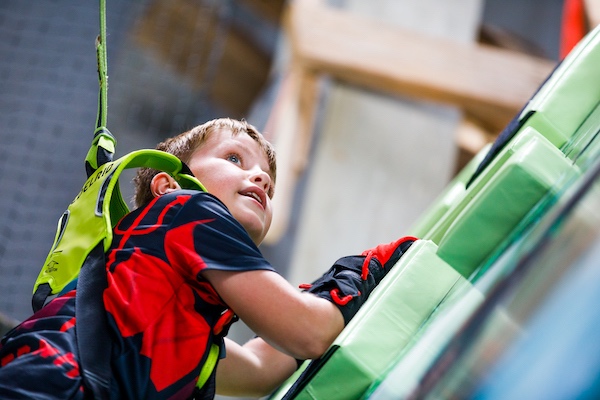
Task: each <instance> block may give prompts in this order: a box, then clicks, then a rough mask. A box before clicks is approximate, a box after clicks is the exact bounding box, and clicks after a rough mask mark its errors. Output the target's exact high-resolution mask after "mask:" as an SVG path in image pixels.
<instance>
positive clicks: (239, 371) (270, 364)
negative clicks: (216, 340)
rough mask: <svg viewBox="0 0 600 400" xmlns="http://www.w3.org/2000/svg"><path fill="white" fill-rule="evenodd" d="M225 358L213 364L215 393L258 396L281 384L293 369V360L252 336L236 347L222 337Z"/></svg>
mask: <svg viewBox="0 0 600 400" xmlns="http://www.w3.org/2000/svg"><path fill="white" fill-rule="evenodd" d="M225 346H226V354H227V355H226V357H225V358H224V359H222V360H220V361H219V364H218V366H217V393H218V394H220V395H224V396H238V397H241V396H250V397H262V396H265V395H267V394H269V393H271V392H272V391H273V390H275V389H276V388H277V387H279V385H281V384H282V383H283V381H285V380H286V379H287V378H288V377H289V376H290V375H292V374H293V373H294V371H295V370H296V368H297V363H296V360H295V359H294V358H293V357H291V356H288V355H287V354H284V353H281V352H280V351H277V350H275V349H274V348H273V347H271V346H269V345H268V344H267V343H266V342H265V341H264V340H262V339H261V338H254V339H252V340H250V341H249V342H247V343H246V344H244V346H240V345H239V344H237V343H235V342H233V341H231V340H229V339H225Z"/></svg>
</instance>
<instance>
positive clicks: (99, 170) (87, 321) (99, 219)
mask: <svg viewBox="0 0 600 400" xmlns="http://www.w3.org/2000/svg"><path fill="white" fill-rule="evenodd" d="M105 9H106V4H105V0H100V35H99V36H98V40H97V42H96V52H97V58H98V79H99V86H100V91H99V96H98V117H97V121H96V130H95V132H94V137H93V141H92V145H91V147H90V150H89V151H88V154H87V156H86V159H85V167H86V172H87V175H88V179H87V181H86V182H85V183H84V185H83V187H82V189H81V191H80V192H79V194H78V195H77V196H76V197H75V199H74V200H73V202H71V204H70V205H69V206H68V208H67V210H66V211H65V212H64V213H63V215H62V217H61V218H60V219H59V221H58V228H57V231H56V235H55V238H54V243H53V245H52V248H51V250H50V252H49V254H48V256H47V258H46V261H45V262H44V265H43V267H42V270H41V271H40V274H39V276H38V278H37V280H36V282H35V284H34V288H33V298H32V305H33V309H34V310H35V311H37V310H39V309H41V308H42V307H43V306H44V304H45V303H46V302H47V301H48V300H49V299H50V298H52V297H53V296H55V295H57V294H59V293H60V292H61V291H63V289H65V287H67V285H69V284H70V283H72V282H74V281H75V280H77V301H76V316H77V342H78V347H79V352H80V363H81V372H82V377H83V379H84V383H85V386H86V389H87V390H89V391H90V392H91V393H92V394H93V397H94V398H96V399H103V398H108V397H109V385H110V379H111V377H110V340H109V335H108V332H107V325H106V315H105V311H104V306H103V302H102V292H103V290H104V289H105V288H106V271H105V262H104V256H105V253H106V251H108V249H109V247H110V245H111V242H112V238H113V231H112V230H113V228H114V226H115V225H116V223H117V222H118V221H119V220H120V219H121V218H122V217H123V216H125V215H126V214H127V213H128V212H129V207H128V206H127V204H126V203H125V201H124V200H123V197H122V195H121V191H120V188H119V177H120V175H121V173H122V172H123V171H124V170H125V169H130V168H140V167H148V168H153V169H156V170H159V171H164V172H167V173H169V174H170V175H171V176H172V177H173V178H174V179H175V180H176V181H177V182H178V183H179V185H180V186H181V187H182V188H183V189H195V190H201V191H206V189H205V188H204V186H203V185H202V184H201V183H200V182H199V181H198V180H197V179H196V178H195V177H194V176H193V174H192V173H191V171H190V170H189V168H188V167H187V166H186V165H185V164H184V163H182V162H181V160H179V159H178V158H177V157H175V156H173V155H171V154H168V153H166V152H162V151H158V150H138V151H134V152H131V153H129V154H127V155H125V156H123V157H121V158H119V159H117V160H116V161H113V155H114V153H115V147H116V140H115V138H114V137H113V135H112V134H111V133H110V131H109V130H108V129H107V128H106V120H107V90H108V75H107V73H106V72H107V58H106V16H105ZM219 350H220V347H219V345H217V344H212V345H211V347H210V350H209V352H208V356H207V359H206V360H205V363H204V365H203V367H202V370H201V373H200V376H199V378H198V381H197V387H198V388H202V387H203V386H204V384H205V383H206V381H207V380H208V378H209V377H210V375H211V374H212V372H213V370H214V368H215V366H216V363H217V360H218V358H219V353H220V351H219ZM192 351H193V349H192Z"/></svg>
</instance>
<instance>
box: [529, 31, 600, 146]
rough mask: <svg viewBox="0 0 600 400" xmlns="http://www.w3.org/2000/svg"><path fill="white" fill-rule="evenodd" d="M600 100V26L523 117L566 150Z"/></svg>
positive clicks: (566, 59) (555, 75)
mask: <svg viewBox="0 0 600 400" xmlns="http://www.w3.org/2000/svg"><path fill="white" fill-rule="evenodd" d="M599 97H600V26H598V27H596V29H594V30H593V31H592V32H590V33H589V34H588V35H586V37H585V38H584V39H583V40H582V41H581V42H580V43H579V44H578V45H577V46H576V47H575V48H574V49H573V50H572V51H571V52H570V53H569V55H568V56H567V57H566V58H565V59H564V60H563V62H562V63H561V64H560V65H559V66H558V68H557V69H556V71H554V73H553V74H552V76H551V77H550V79H548V81H547V82H546V83H545V84H544V85H543V86H542V87H541V88H540V90H539V91H538V93H536V95H535V96H534V97H533V98H532V99H531V100H530V101H529V104H527V106H526V107H525V109H524V110H523V112H522V113H521V116H524V115H525V114H527V113H528V112H531V111H535V114H534V115H533V116H531V118H530V119H529V120H528V121H527V122H526V126H531V127H533V128H535V129H536V130H537V131H539V132H541V133H542V134H543V135H544V136H545V137H546V138H548V140H550V142H552V143H553V144H554V145H555V146H556V147H561V146H563V145H564V144H565V143H566V142H567V141H568V140H569V138H570V137H571V136H572V135H573V133H574V132H575V131H576V130H577V129H578V128H579V126H580V124H581V122H582V121H584V120H585V119H586V117H587V116H588V115H589V114H590V112H591V111H592V110H593V109H594V108H595V107H596V106H597V104H598V100H599Z"/></svg>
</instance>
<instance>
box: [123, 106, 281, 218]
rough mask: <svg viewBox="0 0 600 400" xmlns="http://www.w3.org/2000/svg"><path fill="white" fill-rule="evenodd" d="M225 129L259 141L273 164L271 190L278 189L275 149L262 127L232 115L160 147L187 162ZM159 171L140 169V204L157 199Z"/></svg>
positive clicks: (136, 198) (137, 201)
mask: <svg viewBox="0 0 600 400" xmlns="http://www.w3.org/2000/svg"><path fill="white" fill-rule="evenodd" d="M221 129H226V130H229V131H231V133H232V135H233V136H235V135H238V134H240V133H246V134H247V135H248V136H250V137H251V138H252V139H254V140H255V141H256V142H257V143H258V144H259V146H260V147H261V149H262V150H263V151H264V153H265V156H266V157H267V160H268V163H269V169H270V175H271V180H272V182H273V185H272V189H271V190H274V187H275V178H276V173H277V167H276V158H275V149H274V148H273V146H272V145H271V143H269V142H268V141H267V140H266V139H265V138H264V137H263V135H262V134H261V133H260V132H259V131H258V129H256V128H255V127H254V126H252V125H250V124H249V123H248V122H246V121H244V120H241V121H239V120H235V119H231V118H218V119H213V120H212V121H208V122H206V123H204V124H202V125H198V126H196V127H194V128H192V129H190V130H189V131H187V132H183V133H181V134H179V135H177V136H174V137H172V138H169V139H167V140H165V141H164V142H161V143H159V144H158V145H157V146H156V149H157V150H162V151H165V152H167V153H170V154H173V155H174V156H176V157H177V158H179V159H180V160H181V161H183V162H184V163H188V162H189V161H190V159H191V157H192V155H193V154H194V152H195V151H196V150H197V149H198V148H200V147H201V146H202V145H203V144H204V143H205V142H206V140H207V139H208V138H209V137H210V135H211V134H212V133H214V132H217V131H219V130H221ZM157 173H158V171H157V170H155V169H151V168H140V169H139V171H138V172H137V175H136V176H135V178H134V179H133V183H134V185H135V195H134V203H135V206H136V207H139V206H142V205H144V204H146V203H148V202H150V201H151V200H152V199H153V197H154V196H153V195H152V192H151V191H150V182H151V181H152V178H154V176H155V175H156V174H157ZM271 195H272V194H271Z"/></svg>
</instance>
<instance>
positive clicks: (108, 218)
mask: <svg viewBox="0 0 600 400" xmlns="http://www.w3.org/2000/svg"><path fill="white" fill-rule="evenodd" d="M140 167H149V168H154V169H157V170H160V171H165V172H167V173H169V174H170V175H171V176H173V178H174V179H175V180H176V181H177V182H178V183H179V185H180V186H181V187H182V188H184V189H196V190H202V191H206V189H205V188H204V186H202V184H201V183H200V182H199V181H198V180H197V179H196V178H194V177H193V176H192V175H191V174H190V173H189V172H188V171H187V167H185V166H184V164H183V163H182V162H181V161H180V160H179V159H178V158H177V157H175V156H173V155H171V154H168V153H165V152H162V151H158V150H138V151H134V152H132V153H129V154H127V155H125V156H123V157H121V158H119V159H118V160H116V161H111V162H108V163H104V164H103V165H101V166H100V167H99V168H97V169H96V171H94V172H93V173H92V175H91V176H90V177H89V178H88V180H87V181H86V182H85V184H84V185H83V188H82V189H81V191H80V192H79V194H78V195H77V197H75V200H73V202H72V203H71V204H70V205H69V207H68V208H67V211H65V212H64V214H63V215H62V217H61V218H60V219H59V221H58V228H57V232H56V235H55V237H54V244H53V245H52V248H51V250H50V253H49V254H48V257H47V258H46V261H45V263H44V267H43V268H42V270H41V272H40V274H39V276H38V278H37V280H36V282H35V285H34V288H33V292H34V294H33V298H34V299H33V303H34V309H39V308H41V306H43V304H44V302H45V301H46V299H47V298H48V297H49V296H51V295H55V294H58V293H60V291H62V290H63V289H64V288H65V286H66V285H67V284H69V283H70V282H71V281H73V280H74V279H75V278H77V276H78V275H79V271H80V269H81V265H82V264H83V262H84V260H85V259H86V257H87V256H88V255H89V253H90V252H91V251H92V249H93V248H94V247H95V246H96V245H97V244H98V243H100V242H103V248H104V251H105V252H106V251H107V250H108V248H109V247H110V244H111V243H112V228H113V227H114V226H115V225H116V223H117V222H118V221H119V220H120V219H121V218H122V217H123V216H125V214H127V213H128V212H129V208H128V207H127V204H126V203H125V201H124V200H123V197H122V195H121V191H120V189H119V185H118V180H119V176H120V175H121V173H122V172H123V170H125V169H129V168H140ZM184 170H186V171H185V172H184Z"/></svg>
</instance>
